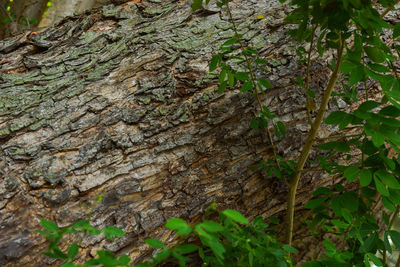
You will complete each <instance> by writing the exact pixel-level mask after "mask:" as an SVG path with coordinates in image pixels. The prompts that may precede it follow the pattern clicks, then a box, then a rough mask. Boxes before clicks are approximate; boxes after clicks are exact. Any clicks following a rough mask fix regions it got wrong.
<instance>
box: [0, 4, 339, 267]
mask: <svg viewBox="0 0 400 267" xmlns="http://www.w3.org/2000/svg"><path fill="white" fill-rule="evenodd" d="M135 2H137V1H132V2H128V3H125V4H123V5H121V6H117V7H114V6H107V7H103V8H100V9H96V10H93V11H91V12H90V13H86V14H83V15H80V16H76V17H72V18H67V19H65V20H64V21H62V22H61V23H60V24H58V26H57V27H55V28H50V29H47V30H44V31H42V32H39V33H37V34H29V35H28V34H22V35H19V36H18V37H16V38H14V39H7V40H4V41H2V42H0V63H1V65H0V67H1V76H0V79H1V83H0V90H1V93H0V145H1V150H0V158H1V161H0V175H1V176H0V177H1V178H0V265H1V266H3V265H4V266H54V263H52V262H51V261H49V260H48V259H46V258H45V257H44V256H42V255H41V252H42V251H43V250H44V249H45V248H46V245H47V244H46V243H45V240H44V238H42V237H41V236H39V235H38V234H36V233H35V232H33V230H34V229H38V228H40V227H39V219H40V218H47V219H50V220H55V221H56V222H57V223H58V224H59V225H60V226H66V225H70V224H72V223H73V222H75V221H77V220H79V219H84V218H85V217H86V214H87V213H89V211H90V209H91V208H90V206H91V205H92V204H93V203H94V202H95V199H96V196H97V195H102V196H103V200H102V202H101V203H99V204H98V205H96V206H95V208H94V211H93V213H92V215H91V218H90V219H91V221H92V222H93V223H94V224H95V225H96V226H106V225H116V226H118V227H121V228H122V229H123V230H125V231H126V232H127V234H126V235H125V236H124V237H123V238H120V239H118V240H116V241H115V243H113V244H109V243H107V242H105V241H104V240H102V239H98V238H93V237H88V238H85V239H84V240H83V241H82V247H83V248H84V253H83V254H81V255H83V257H86V258H87V257H89V256H90V255H89V254H91V255H94V254H93V253H94V252H93V251H95V250H94V249H95V248H101V247H103V245H104V244H107V245H104V246H105V247H106V248H108V249H111V250H113V251H117V252H123V253H127V254H129V255H130V256H131V257H132V258H133V259H136V260H139V259H141V258H143V257H144V256H145V255H146V254H147V253H148V252H149V250H148V249H147V247H146V246H145V245H144V243H143V240H144V238H147V237H157V238H160V239H161V240H163V241H170V240H171V237H170V235H169V232H168V231H166V230H165V229H164V228H163V225H164V223H165V221H166V220H168V219H169V218H171V217H176V216H178V217H181V218H183V219H185V220H187V221H188V222H194V221H196V220H198V219H199V218H200V216H201V214H202V212H203V211H204V209H205V208H206V207H207V206H208V205H210V204H211V203H212V202H214V201H215V202H217V205H218V207H219V208H220V209H224V208H233V209H238V210H239V211H241V212H243V213H244V214H246V215H247V216H250V217H254V216H258V215H261V216H264V217H267V216H270V215H282V214H283V213H282V211H284V210H285V207H286V198H287V188H286V186H285V185H284V183H283V182H282V181H281V180H279V179H277V178H275V177H268V176H267V175H266V174H265V173H264V172H263V171H259V170H258V171H257V170H256V171H254V170H253V169H252V168H251V166H253V165H254V164H255V163H257V162H258V161H259V160H261V159H263V158H268V157H271V156H272V149H271V146H270V144H269V142H268V138H267V137H266V136H265V133H264V132H263V131H258V132H256V131H254V130H251V129H250V120H251V118H252V117H253V114H254V113H253V112H254V111H255V110H256V108H255V107H256V105H255V101H254V96H252V95H251V94H248V93H246V94H245V93H242V92H240V90H239V89H235V90H228V91H226V92H225V93H224V94H218V93H217V92H216V87H217V80H216V79H215V78H213V77H212V76H210V75H208V62H209V60H210V59H211V57H212V56H213V55H214V54H215V53H216V51H217V49H218V47H219V45H220V44H222V43H223V42H224V41H226V40H227V39H228V38H231V37H232V36H233V31H232V30H231V29H228V28H230V23H229V22H228V19H227V17H226V16H225V15H224V14H220V13H217V12H215V10H217V9H214V8H213V7H211V8H209V9H208V10H203V11H200V12H197V13H194V14H193V13H192V11H191V6H190V4H191V1H187V0H169V1H144V2H141V3H135ZM156 2H159V3H156ZM231 7H232V10H233V15H234V18H235V19H236V21H237V24H238V28H239V31H240V32H241V33H242V34H243V38H244V40H245V42H246V43H248V44H249V45H251V46H253V47H254V48H256V49H259V50H260V51H261V54H260V56H261V57H263V58H266V59H267V60H268V66H267V67H268V68H269V69H270V70H271V71H270V73H268V74H265V73H257V75H259V76H265V77H268V78H269V79H270V80H271V81H272V83H273V84H274V89H272V90H270V91H268V92H267V93H266V94H265V95H263V96H262V101H263V103H264V104H265V105H267V106H268V107H269V108H270V109H271V111H272V112H274V113H276V114H277V116H278V119H280V120H282V121H283V122H284V123H285V124H286V128H287V136H286V137H285V138H284V139H282V140H275V146H276V148H277V150H278V152H279V154H281V155H282V156H286V157H289V158H293V159H294V158H295V157H296V156H297V155H298V150H299V148H300V147H301V145H302V144H303V142H304V140H305V134H306V133H307V131H308V129H309V126H308V123H307V117H306V110H305V101H306V100H305V97H304V92H302V91H301V89H300V88H299V87H296V85H295V77H296V76H303V65H302V64H301V63H300V62H299V59H298V57H297V56H296V53H295V50H296V44H295V43H293V42H291V41H290V37H288V36H287V35H286V33H285V30H286V29H285V26H283V24H282V21H283V18H284V16H285V13H286V12H287V8H288V7H286V6H283V5H282V4H280V3H279V1H278V0H262V1H260V0H253V1H238V0H237V1H233V2H232V3H231ZM260 14H262V15H264V17H265V18H264V19H261V20H258V19H257V16H258V15H260ZM312 71H313V73H314V75H313V76H312V77H313V81H312V88H314V89H315V91H316V92H317V94H318V92H320V90H321V88H323V87H324V85H325V81H326V74H327V73H328V74H329V70H328V69H327V67H326V66H325V65H321V64H317V62H314V64H313V70H312ZM331 132H332V129H330V128H323V129H322V131H321V133H324V134H325V136H326V135H328V134H330V133H331ZM321 137H324V136H321ZM311 180H312V183H311ZM301 181H302V182H301V185H300V189H299V192H298V198H297V200H298V203H299V204H301V203H304V202H305V201H307V200H308V199H309V198H310V193H311V192H312V190H313V188H315V187H318V186H319V185H321V184H324V183H331V181H332V178H331V177H323V176H321V175H317V174H315V173H309V174H305V175H304V179H302V180H301ZM310 184H312V186H310ZM303 234H304V232H301V231H299V232H298V234H297V236H296V234H295V239H296V237H297V238H298V239H299V238H300V239H301V241H303V242H304V243H305V242H306V241H305V240H306V237H305V236H304V235H303Z"/></svg>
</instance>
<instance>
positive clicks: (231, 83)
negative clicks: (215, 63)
mask: <svg viewBox="0 0 400 267" xmlns="http://www.w3.org/2000/svg"><path fill="white" fill-rule="evenodd" d="M228 83H229V86H230V87H231V88H233V87H234V86H235V76H234V75H233V74H232V72H230V71H228Z"/></svg>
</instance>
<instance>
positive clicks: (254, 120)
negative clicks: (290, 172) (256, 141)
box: [250, 117, 259, 131]
mask: <svg viewBox="0 0 400 267" xmlns="http://www.w3.org/2000/svg"><path fill="white" fill-rule="evenodd" d="M250 127H251V128H253V130H256V131H257V130H258V128H259V125H258V118H257V117H256V118H252V119H251V121H250Z"/></svg>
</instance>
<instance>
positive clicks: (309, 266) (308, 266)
mask: <svg viewBox="0 0 400 267" xmlns="http://www.w3.org/2000/svg"><path fill="white" fill-rule="evenodd" d="M325 266H326V265H324V264H322V263H320V262H319V261H316V260H313V261H308V262H306V263H304V264H303V265H301V267H325Z"/></svg>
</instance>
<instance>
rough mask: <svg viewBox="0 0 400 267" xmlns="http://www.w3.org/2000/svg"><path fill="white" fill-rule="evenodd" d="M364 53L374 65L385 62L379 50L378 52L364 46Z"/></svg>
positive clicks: (373, 48)
mask: <svg viewBox="0 0 400 267" xmlns="http://www.w3.org/2000/svg"><path fill="white" fill-rule="evenodd" d="M364 51H365V53H367V56H368V57H369V58H370V59H371V60H372V61H374V62H376V63H382V62H384V61H385V55H384V54H383V53H382V51H381V50H379V49H378V48H376V47H372V46H365V47H364Z"/></svg>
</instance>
